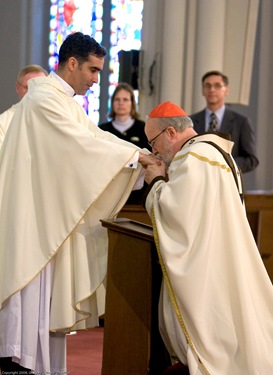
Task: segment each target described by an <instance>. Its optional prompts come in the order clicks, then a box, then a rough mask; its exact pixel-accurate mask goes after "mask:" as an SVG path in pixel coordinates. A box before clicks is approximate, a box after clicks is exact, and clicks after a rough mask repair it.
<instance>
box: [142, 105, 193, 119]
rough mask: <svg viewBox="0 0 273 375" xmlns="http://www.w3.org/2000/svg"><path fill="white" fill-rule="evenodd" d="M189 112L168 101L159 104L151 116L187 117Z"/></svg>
mask: <svg viewBox="0 0 273 375" xmlns="http://www.w3.org/2000/svg"><path fill="white" fill-rule="evenodd" d="M187 116H188V115H187V113H186V112H185V111H184V110H183V109H182V108H180V107H179V106H178V105H176V104H174V103H172V102H170V101H168V102H164V103H161V104H158V105H157V106H156V107H155V108H154V109H152V110H151V112H150V113H149V117H151V118H162V117H163V118H164V117H187Z"/></svg>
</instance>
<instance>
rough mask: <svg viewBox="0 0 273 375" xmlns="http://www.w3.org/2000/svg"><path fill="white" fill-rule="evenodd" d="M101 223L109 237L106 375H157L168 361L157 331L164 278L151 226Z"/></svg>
mask: <svg viewBox="0 0 273 375" xmlns="http://www.w3.org/2000/svg"><path fill="white" fill-rule="evenodd" d="M101 222H102V225H103V226H104V227H106V228H107V230H108V236H109V255H108V270H107V293H106V309H105V316H104V341H103V363H102V375H142V374H143V375H144V374H149V375H158V374H160V373H161V372H162V370H163V369H164V368H165V367H167V366H168V365H169V364H170V360H169V356H168V354H167V351H166V349H165V346H164V344H163V342H162V339H161V336H160V334H159V331H158V299H159V293H160V287H161V280H162V273H161V268H160V264H159V263H158V260H157V253H156V249H155V245H154V239H153V231H152V227H151V226H149V225H146V224H142V223H140V222H137V221H133V220H130V219H122V218H118V219H116V220H115V221H110V220H109V221H104V220H102V221H101Z"/></svg>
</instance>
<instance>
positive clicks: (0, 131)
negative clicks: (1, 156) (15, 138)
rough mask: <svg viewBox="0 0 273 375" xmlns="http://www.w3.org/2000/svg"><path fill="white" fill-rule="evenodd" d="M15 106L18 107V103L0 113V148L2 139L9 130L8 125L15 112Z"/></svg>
mask: <svg viewBox="0 0 273 375" xmlns="http://www.w3.org/2000/svg"><path fill="white" fill-rule="evenodd" d="M17 106H18V103H17V104H14V105H12V106H11V107H10V108H8V109H7V110H6V111H5V112H2V113H1V114H0V148H1V146H2V143H3V141H4V138H5V136H6V133H7V131H8V128H9V124H10V122H11V120H12V118H13V115H14V113H15V111H16V108H17Z"/></svg>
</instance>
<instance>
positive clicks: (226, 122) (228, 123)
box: [221, 108, 234, 134]
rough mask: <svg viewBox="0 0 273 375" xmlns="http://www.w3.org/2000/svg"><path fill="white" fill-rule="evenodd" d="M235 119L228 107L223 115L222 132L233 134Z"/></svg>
mask: <svg viewBox="0 0 273 375" xmlns="http://www.w3.org/2000/svg"><path fill="white" fill-rule="evenodd" d="M233 119H234V118H233V113H232V112H231V111H230V110H229V109H228V108H226V109H225V113H224V117H223V120H222V124H221V132H222V133H229V134H231V130H232V123H233Z"/></svg>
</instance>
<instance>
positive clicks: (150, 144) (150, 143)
mask: <svg viewBox="0 0 273 375" xmlns="http://www.w3.org/2000/svg"><path fill="white" fill-rule="evenodd" d="M166 130H167V128H166V129H163V130H162V132H160V133H159V134H157V135H156V136H155V137H154V138H153V139H151V140H150V141H148V145H149V146H151V147H152V148H153V147H154V145H155V140H156V138H157V137H159V136H160V135H161V134H162V133H164V131H166Z"/></svg>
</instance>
